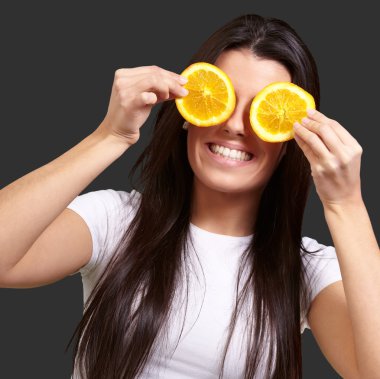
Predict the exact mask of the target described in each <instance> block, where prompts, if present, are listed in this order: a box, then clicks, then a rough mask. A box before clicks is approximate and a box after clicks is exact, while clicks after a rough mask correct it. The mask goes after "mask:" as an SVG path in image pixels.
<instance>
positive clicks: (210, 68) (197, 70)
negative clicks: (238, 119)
mask: <svg viewBox="0 0 380 379" xmlns="http://www.w3.org/2000/svg"><path fill="white" fill-rule="evenodd" d="M181 76H185V77H186V78H187V79H188V82H187V83H186V84H185V85H184V87H185V88H186V89H187V90H188V91H189V94H188V95H186V96H185V97H181V98H177V99H175V102H176V106H177V109H178V111H179V113H181V115H182V117H183V118H184V119H185V120H186V121H188V122H190V123H191V124H193V125H196V126H212V125H217V124H220V123H222V122H224V121H226V120H227V119H228V118H229V117H230V115H231V114H232V112H233V111H234V109H235V103H236V97H235V90H234V87H233V85H232V83H231V80H230V79H229V77H228V76H227V74H226V73H225V72H223V71H222V70H221V69H220V68H218V67H217V66H214V65H212V64H210V63H206V62H198V63H194V64H192V65H190V66H189V67H187V68H186V69H185V70H184V71H183V72H182V73H181Z"/></svg>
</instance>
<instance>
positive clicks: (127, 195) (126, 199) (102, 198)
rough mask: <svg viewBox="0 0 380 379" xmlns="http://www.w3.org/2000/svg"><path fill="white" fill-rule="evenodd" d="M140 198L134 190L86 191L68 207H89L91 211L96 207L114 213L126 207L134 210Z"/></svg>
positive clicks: (139, 194) (138, 193)
mask: <svg viewBox="0 0 380 379" xmlns="http://www.w3.org/2000/svg"><path fill="white" fill-rule="evenodd" d="M140 198H141V193H140V192H138V191H136V190H135V189H133V190H131V191H130V192H128V191H125V190H116V189H112V188H108V189H99V190H94V191H88V192H86V193H83V194H81V195H78V196H77V197H76V198H75V199H74V200H73V201H72V202H71V203H70V206H74V205H80V206H83V207H90V208H92V209H93V210H94V209H96V208H97V207H102V208H103V207H104V208H105V209H108V210H111V211H115V210H117V209H121V210H125V208H127V207H132V208H135V207H136V206H137V205H138V202H139V200H140Z"/></svg>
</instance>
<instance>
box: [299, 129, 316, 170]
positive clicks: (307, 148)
mask: <svg viewBox="0 0 380 379" xmlns="http://www.w3.org/2000/svg"><path fill="white" fill-rule="evenodd" d="M295 130H296V125H295V128H294V131H295ZM294 139H295V141H296V142H297V144H298V146H299V147H300V148H301V150H302V151H303V153H304V154H305V156H306V158H307V160H308V161H309V162H310V164H315V163H316V162H317V161H318V157H317V156H316V155H315V154H314V152H313V150H312V149H311V147H310V146H309V145H308V144H307V143H306V142H305V141H304V140H303V139H302V137H301V136H300V134H297V133H294Z"/></svg>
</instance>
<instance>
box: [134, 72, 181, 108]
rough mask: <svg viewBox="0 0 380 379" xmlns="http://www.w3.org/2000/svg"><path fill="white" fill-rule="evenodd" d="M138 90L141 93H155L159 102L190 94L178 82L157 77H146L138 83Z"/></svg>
mask: <svg viewBox="0 0 380 379" xmlns="http://www.w3.org/2000/svg"><path fill="white" fill-rule="evenodd" d="M136 89H137V90H138V91H141V92H154V93H155V94H156V95H157V97H158V100H157V101H158V102H161V101H164V100H170V99H171V98H173V97H181V96H186V95H187V94H188V91H187V90H186V89H185V88H183V87H182V86H181V85H180V84H178V82H177V81H176V80H173V79H169V80H168V79H162V78H160V77H157V76H153V77H145V78H144V79H142V80H140V81H139V82H138V83H136Z"/></svg>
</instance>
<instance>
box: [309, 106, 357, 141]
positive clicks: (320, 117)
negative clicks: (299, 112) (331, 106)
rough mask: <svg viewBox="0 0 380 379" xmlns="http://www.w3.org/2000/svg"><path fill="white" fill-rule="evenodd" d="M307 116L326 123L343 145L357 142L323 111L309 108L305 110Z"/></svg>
mask: <svg viewBox="0 0 380 379" xmlns="http://www.w3.org/2000/svg"><path fill="white" fill-rule="evenodd" d="M307 115H308V118H310V119H311V120H314V121H318V122H320V123H328V124H329V125H330V126H331V127H332V128H333V129H334V132H335V133H336V135H337V136H338V137H339V139H340V140H341V141H342V143H343V144H345V145H352V144H353V143H355V142H357V141H356V139H355V138H354V137H352V135H351V134H350V133H349V132H348V131H347V130H346V129H345V128H344V127H343V126H342V125H341V124H339V122H337V121H335V120H333V119H331V118H328V117H326V116H325V115H324V114H323V113H321V112H319V111H317V110H316V109H309V110H308V111H307Z"/></svg>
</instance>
